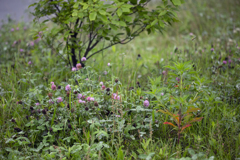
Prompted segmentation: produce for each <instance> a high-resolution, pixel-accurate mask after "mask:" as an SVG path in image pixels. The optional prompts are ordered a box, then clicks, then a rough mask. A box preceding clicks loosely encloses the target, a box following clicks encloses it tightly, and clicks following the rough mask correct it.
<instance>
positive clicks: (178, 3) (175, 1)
mask: <svg viewBox="0 0 240 160" xmlns="http://www.w3.org/2000/svg"><path fill="white" fill-rule="evenodd" d="M172 3H173V4H174V5H176V6H179V5H181V4H182V3H181V1H180V0H172Z"/></svg>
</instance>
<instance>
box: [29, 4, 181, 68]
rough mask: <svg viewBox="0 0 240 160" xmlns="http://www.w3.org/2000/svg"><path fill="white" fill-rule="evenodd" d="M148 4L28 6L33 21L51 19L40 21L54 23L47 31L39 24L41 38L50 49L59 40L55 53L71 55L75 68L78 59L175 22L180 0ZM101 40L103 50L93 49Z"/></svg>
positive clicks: (88, 56) (80, 60) (161, 29)
mask: <svg viewBox="0 0 240 160" xmlns="http://www.w3.org/2000/svg"><path fill="white" fill-rule="evenodd" d="M150 1H151V0H140V1H137V0H114V1H100V0H87V1H86V0H78V1H74V0H68V1H63V0H57V1H52V0H50V1H49V0H39V1H38V2H36V3H34V4H32V5H30V7H31V6H34V7H35V8H34V13H33V15H34V16H35V22H36V21H37V20H39V19H40V18H42V17H46V16H47V17H48V16H51V18H47V19H46V20H45V21H44V22H46V21H51V22H53V23H54V24H57V27H54V28H52V29H51V30H49V31H45V30H46V29H47V27H45V26H44V25H42V26H41V37H42V38H43V37H44V38H46V42H47V44H48V45H49V46H50V47H51V48H53V43H54V41H60V43H59V44H58V45H57V47H56V48H55V49H54V50H56V51H55V52H59V50H60V47H61V46H62V47H64V48H65V49H64V53H66V54H68V55H71V60H72V65H73V66H74V67H75V66H76V64H77V61H79V62H81V63H82V62H83V60H82V57H86V58H87V59H89V58H90V57H92V56H93V55H95V54H97V53H100V52H101V51H103V50H105V49H107V48H109V47H111V46H113V45H116V44H126V43H128V42H130V41H132V40H133V39H134V38H135V37H137V36H139V34H140V33H141V32H143V31H144V30H147V31H148V33H151V32H155V30H158V31H160V32H162V31H163V29H164V27H165V26H166V25H169V24H172V23H173V22H176V21H178V20H177V19H176V13H175V10H176V9H177V7H178V6H180V5H181V4H182V3H183V0H171V2H169V1H168V0H162V3H161V4H159V5H158V6H156V8H155V9H154V10H152V11H150V10H149V9H148V8H147V4H148V3H149V2H150ZM53 15H54V16H53ZM42 32H43V33H42ZM36 33H37V35H38V34H39V33H38V32H36ZM62 39H63V41H62ZM101 41H104V43H103V47H102V48H101V49H97V50H96V46H97V45H99V44H101V43H100V42H101ZM105 42H106V43H105ZM77 52H78V58H77ZM82 65H83V63H82Z"/></svg>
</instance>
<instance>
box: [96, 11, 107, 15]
mask: <svg viewBox="0 0 240 160" xmlns="http://www.w3.org/2000/svg"><path fill="white" fill-rule="evenodd" d="M98 12H99V13H100V14H101V15H106V14H107V12H106V11H104V10H99V11H98Z"/></svg>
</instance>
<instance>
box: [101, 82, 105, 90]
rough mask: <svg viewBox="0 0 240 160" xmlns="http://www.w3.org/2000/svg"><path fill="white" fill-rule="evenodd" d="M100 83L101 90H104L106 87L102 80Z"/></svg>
mask: <svg viewBox="0 0 240 160" xmlns="http://www.w3.org/2000/svg"><path fill="white" fill-rule="evenodd" d="M100 85H101V86H102V87H101V88H102V90H105V89H106V87H105V86H104V85H103V82H100Z"/></svg>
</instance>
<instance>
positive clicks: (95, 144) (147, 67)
mask: <svg viewBox="0 0 240 160" xmlns="http://www.w3.org/2000/svg"><path fill="white" fill-rule="evenodd" d="M155 3H157V2H155ZM154 5H155V4H154V3H151V4H149V6H148V7H149V9H151V8H152V7H153V6H154ZM239 6H240V1H238V0H227V1H226V0H218V1H217V2H216V1H215V0H201V1H200V0H198V1H194V0H186V2H185V3H184V4H183V5H182V6H181V7H180V9H179V11H178V17H179V20H180V22H178V23H175V24H173V25H172V26H168V27H166V30H165V31H164V32H163V33H157V32H156V33H152V34H148V33H147V32H144V33H142V34H141V35H140V36H139V37H137V38H136V39H135V40H133V41H132V42H130V43H128V44H125V45H121V44H120V45H116V46H114V47H111V48H109V49H107V50H104V51H103V52H101V53H99V54H97V55H96V56H93V57H92V58H91V59H89V60H87V61H86V63H85V65H86V66H85V67H84V68H81V69H79V70H77V71H72V68H71V66H69V65H68V63H66V61H65V59H66V57H64V56H63V55H62V52H64V51H61V50H60V51H59V52H57V53H56V52H55V51H54V50H53V49H51V48H50V47H49V45H46V43H49V42H47V41H45V39H44V38H39V39H37V40H34V39H33V36H32V30H39V31H41V30H40V28H41V27H40V26H36V25H34V24H32V23H30V24H29V25H26V23H24V22H18V23H17V22H14V21H11V19H10V20H9V22H8V23H3V24H2V26H0V75H1V78H0V159H3V160H5V159H10V160H15V159H24V160H25V159H31V160H33V159H36V160H38V159H49V160H50V159H66V160H70V159H71V160H75V159H83V160H85V159H86V160H90V159H93V160H94V159H107V160H108V159H109V160H115V159H116V160H125V159H128V160H133V159H147V160H150V159H152V160H168V159H172V160H179V159H181V160H188V159H189V160H191V159H192V160H204V159H206V160H208V159H215V160H239V159H240V123H239V121H240V9H239ZM51 26H53V25H52V24H49V27H51ZM17 28H19V30H17ZM11 29H14V31H13V30H12V31H11ZM43 34H45V32H43ZM238 44H239V46H238ZM57 45H58V43H57V44H54V47H56V46H57ZM101 46H104V42H102V43H101V44H100V46H99V47H101ZM108 63H110V66H109V65H108ZM51 82H54V84H53V83H51ZM101 82H102V83H103V84H101ZM54 85H55V86H54ZM67 85H70V88H71V89H70V88H68V87H67Z"/></svg>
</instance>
